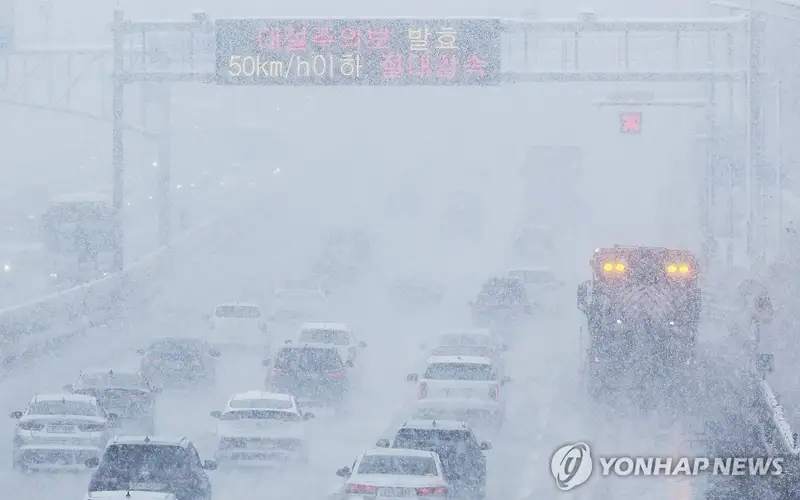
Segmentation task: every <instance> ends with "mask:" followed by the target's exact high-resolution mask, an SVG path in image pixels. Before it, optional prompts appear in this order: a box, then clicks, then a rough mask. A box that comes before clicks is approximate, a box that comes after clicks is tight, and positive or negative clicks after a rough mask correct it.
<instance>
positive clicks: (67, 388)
mask: <svg viewBox="0 0 800 500" xmlns="http://www.w3.org/2000/svg"><path fill="white" fill-rule="evenodd" d="M62 389H64V392H72V391H73V390H74V389H75V387H73V385H72V384H67V385H65V386H64V387H62Z"/></svg>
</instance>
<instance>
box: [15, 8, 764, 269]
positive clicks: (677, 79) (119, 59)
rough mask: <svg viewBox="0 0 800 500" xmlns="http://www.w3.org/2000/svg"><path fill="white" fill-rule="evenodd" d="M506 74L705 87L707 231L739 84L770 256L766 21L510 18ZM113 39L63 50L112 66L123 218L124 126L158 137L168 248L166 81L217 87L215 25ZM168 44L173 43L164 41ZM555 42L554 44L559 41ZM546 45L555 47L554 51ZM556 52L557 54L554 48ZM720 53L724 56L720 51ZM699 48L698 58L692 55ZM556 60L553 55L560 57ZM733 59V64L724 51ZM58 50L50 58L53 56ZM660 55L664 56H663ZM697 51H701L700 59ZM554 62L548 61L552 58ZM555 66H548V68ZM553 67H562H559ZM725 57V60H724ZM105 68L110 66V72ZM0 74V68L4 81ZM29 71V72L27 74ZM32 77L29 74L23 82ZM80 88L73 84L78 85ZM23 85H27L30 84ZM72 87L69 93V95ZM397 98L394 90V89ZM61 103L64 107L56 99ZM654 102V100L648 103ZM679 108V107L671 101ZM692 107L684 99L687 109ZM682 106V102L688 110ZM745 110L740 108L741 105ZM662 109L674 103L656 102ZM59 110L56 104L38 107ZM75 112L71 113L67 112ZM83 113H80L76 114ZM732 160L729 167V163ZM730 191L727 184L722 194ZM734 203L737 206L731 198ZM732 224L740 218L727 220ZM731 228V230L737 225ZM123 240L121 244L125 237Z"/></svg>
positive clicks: (23, 53)
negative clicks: (142, 109)
mask: <svg viewBox="0 0 800 500" xmlns="http://www.w3.org/2000/svg"><path fill="white" fill-rule="evenodd" d="M502 26H503V43H502V48H503V65H502V66H503V68H502V71H503V75H502V80H503V82H504V83H510V84H525V83H539V82H551V83H570V82H575V83H580V82H641V83H647V82H667V83H675V84H679V83H695V84H705V85H707V93H706V98H705V99H704V102H705V104H703V106H705V108H706V111H707V112H706V116H707V123H706V127H707V128H706V138H707V140H706V141H705V142H706V147H707V155H706V156H707V161H706V165H703V166H702V168H703V170H704V172H703V177H704V182H703V188H702V190H701V191H702V194H701V196H702V200H703V202H704V206H705V207H706V210H705V211H704V212H705V213H704V214H702V225H703V228H704V230H705V232H706V234H712V233H713V232H714V223H713V221H712V220H711V218H712V217H711V215H710V213H711V211H710V204H711V203H713V202H714V200H715V199H717V198H718V195H717V194H716V191H718V190H719V188H720V186H718V185H717V183H716V182H715V179H716V177H717V176H718V174H719V170H720V169H721V167H724V168H722V170H725V169H732V168H733V167H732V165H719V161H717V156H718V152H719V151H717V150H715V148H717V149H718V148H720V147H721V146H720V144H721V142H720V141H718V140H717V139H718V138H717V125H718V123H719V121H720V120H719V116H718V115H719V114H720V113H719V110H720V101H724V100H720V99H718V98H717V93H718V87H719V86H720V84H724V85H727V86H728V88H729V89H733V88H734V87H742V88H744V89H747V93H746V95H747V109H748V110H749V112H748V114H747V117H744V119H743V120H742V119H740V118H739V117H733V116H732V115H733V114H734V110H733V107H734V102H733V101H734V97H733V90H730V96H731V97H730V99H729V101H730V103H729V106H728V107H729V109H728V110H727V112H728V114H729V121H730V122H731V123H734V122H737V121H738V122H741V121H745V122H747V137H748V140H747V145H748V154H747V167H748V168H747V186H748V192H749V194H750V196H749V199H748V200H747V202H746V203H747V207H748V214H749V217H748V224H747V242H748V245H747V246H748V251H749V254H750V255H751V256H757V255H763V252H761V251H760V250H757V249H755V248H754V245H755V244H756V243H757V242H759V241H760V238H759V235H758V232H757V231H758V227H759V226H758V225H757V224H754V223H753V221H756V220H759V218H760V216H761V215H760V213H759V212H758V209H759V206H760V205H759V204H758V203H756V201H757V197H758V195H757V193H760V192H762V191H763V189H762V186H761V183H762V182H763V179H765V177H766V171H767V169H768V165H767V162H766V160H765V150H766V137H765V135H766V134H765V130H764V123H763V122H764V120H763V119H761V118H762V117H763V116H764V110H763V100H762V99H761V95H762V93H763V91H762V88H763V86H764V85H765V82H764V78H763V69H762V61H763V49H764V47H763V45H764V44H763V39H764V22H763V19H762V18H761V15H760V14H759V13H755V12H748V13H745V14H743V15H740V16H729V17H720V18H709V19H663V20H659V19H599V18H597V17H595V16H594V15H591V14H585V15H582V16H581V17H580V18H576V19H522V18H521V19H503V20H502ZM653 35H657V36H659V37H660V38H659V39H660V40H661V41H662V42H666V45H665V46H663V47H661V49H662V52H669V53H671V54H672V55H673V57H672V60H673V61H672V64H671V65H668V66H670V67H665V65H663V64H661V66H660V67H656V68H653V67H652V65H648V64H647V57H646V56H647V55H646V54H640V56H639V57H638V58H637V57H636V55H635V52H636V51H635V48H636V46H637V44H638V43H639V42H638V39H637V36H638V37H641V36H653ZM112 36H113V42H112V46H111V47H110V48H97V49H91V50H90V49H65V50H61V51H60V53H61V54H62V55H63V56H64V57H66V58H67V59H69V58H77V57H79V56H82V57H89V58H91V57H94V58H95V59H94V61H95V64H98V65H100V66H101V67H102V65H108V64H109V63H110V74H106V73H103V71H102V70H101V71H100V73H101V74H102V76H103V77H105V76H106V75H107V76H110V83H111V106H110V111H109V113H108V114H106V113H105V112H103V113H98V114H96V115H92V117H93V118H96V119H102V120H105V119H110V121H111V124H112V142H113V148H112V166H113V179H114V183H113V184H114V191H113V194H114V196H113V198H114V207H115V209H116V210H117V211H118V213H121V209H122V206H123V205H124V173H125V144H124V134H125V131H126V130H138V131H140V132H143V133H147V134H148V135H149V136H152V137H155V138H157V139H158V141H159V148H158V149H159V168H160V182H159V189H158V199H159V201H160V204H159V207H160V210H159V214H160V217H159V219H160V220H159V234H160V237H161V241H162V243H166V242H168V241H169V237H170V235H169V223H168V221H169V212H170V200H169V179H170V162H169V159H170V158H169V157H170V131H169V129H170V116H169V115H170V113H169V107H170V91H169V84H172V83H182V82H199V83H206V84H211V83H213V82H215V80H216V77H215V65H214V55H215V45H214V44H215V37H214V26H213V22H212V21H211V20H210V19H209V18H208V17H207V16H206V15H205V14H203V13H195V14H194V15H193V16H192V17H191V19H190V20H187V21H131V20H128V19H126V18H125V16H124V13H123V11H122V10H121V9H117V10H115V12H114V18H113V23H112ZM609 37H611V38H613V39H614V41H615V43H616V47H617V50H616V54H615V57H614V60H613V61H606V62H605V63H603V64H602V65H601V67H597V61H596V59H597V57H595V56H592V55H591V54H590V55H588V56H586V54H587V53H589V52H591V47H592V45H593V44H595V43H596V41H597V39H598V38H603V39H608V38H609ZM697 39H705V49H704V50H705V51H706V52H707V57H705V59H704V60H705V62H704V64H702V65H700V66H699V67H698V66H696V65H695V66H694V67H690V66H691V65H690V64H689V62H687V60H688V59H689V58H686V57H682V51H683V50H684V49H685V46H686V45H687V44H688V43H690V42H691V41H692V40H695V42H694V43H695V45H696V40H697ZM165 40H166V42H165ZM553 41H555V42H556V44H555V46H553V44H552V42H553ZM548 42H550V45H549V46H548ZM548 47H549V49H551V50H550V51H548ZM738 47H746V48H745V49H743V50H740V52H743V54H742V55H743V56H744V57H740V58H739V59H740V60H737V58H736V55H737V54H736V53H737V48H738ZM720 49H721V52H720ZM45 52H46V51H36V50H30V49H19V50H16V51H14V52H11V53H8V54H6V55H0V68H1V67H2V63H3V62H4V63H5V65H6V68H9V64H10V62H11V61H12V59H14V58H17V59H21V60H22V62H23V64H22V65H23V66H26V67H29V66H30V65H31V61H32V58H33V57H35V56H39V55H40V54H44V53H45ZM694 52H697V50H696V49H695V50H694ZM554 54H555V56H554ZM726 54H727V60H726V57H725V55H726ZM52 55H53V52H50V56H49V57H52ZM662 55H663V54H662ZM695 55H696V54H695ZM548 57H549V58H548ZM548 61H549V62H548ZM553 61H556V63H555V64H553ZM720 61H722V62H720ZM106 68H107V66H106V67H104V68H103V70H106ZM1 71H2V69H0V75H2V73H1ZM9 74H10V71H9V70H8V69H6V77H5V78H4V79H0V98H6V97H5V96H6V94H5V93H3V91H4V90H6V89H7V87H8V85H6V83H5V81H7V80H9V77H8V75H9ZM23 74H27V73H26V72H23ZM22 80H25V78H22ZM134 83H139V84H142V85H155V86H156V87H160V88H161V89H160V90H159V91H158V92H156V95H157V96H158V98H157V101H158V106H159V108H160V110H161V111H160V114H161V116H160V122H161V123H160V129H159V130H158V132H157V133H155V134H153V133H150V132H147V131H144V130H140V129H139V128H137V127H133V126H131V125H128V124H126V115H127V110H126V106H125V104H126V101H125V94H126V88H127V86H128V85H130V84H134ZM73 85H74V84H73ZM23 86H24V85H23ZM70 88H71V86H69V87H68V88H67V90H66V91H65V92H62V94H66V95H69V92H70V90H69V89H70ZM387 92H391V90H387ZM6 99H7V100H6V101H5V102H6V103H12V102H13V103H15V104H23V105H30V106H34V104H25V103H26V102H27V101H25V100H24V99H18V100H16V101H12V100H10V98H6ZM56 102H58V101H56ZM651 104H652V105H656V104H655V103H651ZM673 104H674V103H673ZM684 104H685V103H684ZM684 104H679V105H684ZM736 104H740V103H736ZM658 105H670V103H664V102H659V103H658ZM39 106H41V107H49V108H51V109H54V110H57V109H58V107H57V106H54V104H53V103H46V104H39ZM63 111H69V112H73V111H72V110H66V109H65V110H63ZM76 113H79V112H77V111H76ZM729 163H730V162H729ZM724 187H725V186H723V189H724ZM728 196H729V204H733V203H737V201H735V200H733V195H732V194H731V193H730V192H729V193H728ZM730 217H731V218H732V217H733V216H732V215H730ZM728 223H729V224H730V225H731V226H732V225H733V224H734V221H733V220H729V221H728ZM118 241H120V242H121V241H122V238H119V239H118ZM115 261H116V264H117V267H118V268H121V267H122V265H123V263H124V254H123V249H122V245H119V248H118V249H117V252H116V259H115Z"/></svg>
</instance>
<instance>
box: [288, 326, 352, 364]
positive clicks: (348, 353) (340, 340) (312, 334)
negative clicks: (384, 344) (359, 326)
mask: <svg viewBox="0 0 800 500" xmlns="http://www.w3.org/2000/svg"><path fill="white" fill-rule="evenodd" d="M297 343H298V344H324V345H328V346H332V347H335V348H336V350H337V351H338V352H339V355H340V356H341V357H342V363H344V364H345V366H349V363H348V361H349V362H350V363H352V364H353V365H354V366H355V363H356V359H357V358H358V351H359V350H361V349H364V348H366V347H367V344H366V342H361V341H358V340H356V338H355V336H354V335H353V331H352V330H351V329H350V327H348V326H347V325H345V324H344V323H303V325H302V326H300V334H299V335H298V338H297Z"/></svg>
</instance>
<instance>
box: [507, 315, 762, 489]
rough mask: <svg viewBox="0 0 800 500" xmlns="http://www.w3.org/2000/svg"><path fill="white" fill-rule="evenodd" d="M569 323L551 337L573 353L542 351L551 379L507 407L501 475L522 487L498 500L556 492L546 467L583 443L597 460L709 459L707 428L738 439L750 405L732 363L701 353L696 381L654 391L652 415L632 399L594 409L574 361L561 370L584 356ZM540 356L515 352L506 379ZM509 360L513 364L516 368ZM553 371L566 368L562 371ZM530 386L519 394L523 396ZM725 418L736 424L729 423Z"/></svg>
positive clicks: (654, 481)
mask: <svg viewBox="0 0 800 500" xmlns="http://www.w3.org/2000/svg"><path fill="white" fill-rule="evenodd" d="M570 316H571V315H570V314H564V315H563V317H562V318H561V320H560V321H558V320H556V321H555V322H554V323H552V324H551V325H549V326H550V328H551V330H550V331H557V332H567V334H566V335H564V337H565V338H570V339H571V340H572V342H573V345H572V346H569V347H567V345H568V343H569V342H568V341H567V342H564V343H562V344H561V345H562V349H563V350H562V352H561V355H556V353H555V352H551V351H550V350H549V349H547V351H548V352H551V356H550V362H549V366H551V367H553V371H552V372H550V371H545V372H544V378H538V377H531V378H530V379H529V384H530V385H533V386H534V387H536V388H537V389H536V390H535V391H534V392H531V393H530V394H528V393H527V391H525V392H523V393H521V394H519V397H517V398H513V399H510V400H509V401H510V402H513V405H514V406H513V407H514V410H511V411H509V422H508V424H509V425H507V426H506V427H507V428H508V431H507V430H506V429H503V432H502V433H501V435H500V436H499V437H498V439H497V442H498V443H499V445H498V446H497V447H496V449H497V450H500V449H501V447H502V449H505V450H507V451H505V452H504V453H503V456H504V463H503V468H504V470H506V471H507V472H508V473H509V474H510V477H512V478H521V479H519V480H517V481H512V482H510V483H508V484H504V483H502V482H501V483H500V484H499V486H498V488H499V490H497V491H498V493H497V494H499V495H501V496H500V497H501V498H502V497H505V498H515V499H520V500H528V499H533V498H541V497H542V496H551V495H553V494H554V492H557V491H558V490H557V489H556V486H555V484H554V478H553V476H552V474H551V470H550V459H551V457H552V454H553V452H554V451H555V450H556V449H557V448H559V447H560V446H563V445H564V444H567V443H574V442H578V441H585V442H588V443H589V444H590V445H591V446H592V449H593V453H594V455H595V456H597V455H598V454H602V455H614V454H618V455H623V456H632V455H633V456H636V455H639V456H699V455H702V454H704V453H707V450H705V449H704V447H705V446H708V444H707V442H706V440H705V436H704V435H703V431H704V423H705V422H706V421H709V420H716V421H720V422H721V423H723V424H726V425H728V426H729V432H731V433H736V432H737V428H736V427H735V426H738V425H743V421H742V419H738V420H737V419H736V418H735V417H736V415H737V414H738V415H740V414H741V410H742V409H743V408H747V406H748V405H747V401H746V398H745V395H744V394H743V393H742V391H741V390H740V388H739V387H737V384H736V383H735V380H734V375H733V374H734V366H735V363H733V362H730V361H726V360H725V359H724V358H725V357H724V356H720V355H719V349H718V348H717V347H716V346H714V348H709V349H707V350H706V349H704V352H703V354H702V355H701V363H700V367H701V368H700V372H701V373H700V374H699V377H694V376H691V375H689V374H687V375H689V376H688V377H687V379H685V380H683V381H681V382H678V381H673V382H672V384H670V385H669V386H667V385H664V386H658V385H657V386H654V390H655V391H656V394H658V395H659V396H660V397H659V398H658V399H657V400H656V401H655V405H654V407H653V408H652V409H650V410H646V409H642V405H641V401H640V400H636V398H635V396H632V397H631V396H628V397H625V396H624V395H616V396H615V397H614V399H613V400H612V401H610V402H609V404H607V405H606V404H603V405H598V404H595V403H592V402H591V401H590V399H589V398H588V396H587V395H586V393H585V389H584V388H583V386H582V383H581V377H580V373H579V364H578V363H577V362H575V361H572V362H566V363H562V362H563V361H564V360H567V359H570V358H572V359H573V360H575V359H576V357H575V354H576V353H580V350H579V349H580V348H581V346H580V343H579V342H578V340H577V339H578V337H577V335H575V336H570V334H569V332H570V331H575V330H576V325H579V324H580V323H579V322H578V320H579V318H578V317H577V315H576V316H575V317H573V318H572V319H569V317H570ZM537 342H538V341H537ZM537 348H538V349H541V346H540V345H537V343H532V344H528V346H527V348H522V349H519V350H515V352H513V354H512V355H511V356H512V357H510V359H509V371H510V372H512V373H513V372H514V371H520V370H521V372H522V374H521V375H519V376H521V377H524V376H525V375H524V374H525V373H531V374H534V373H535V371H534V370H532V369H531V368H530V367H531V366H533V364H532V363H530V362H527V363H526V362H525V357H526V356H528V355H529V353H531V352H534V351H532V349H537ZM514 356H517V357H518V358H517V360H516V361H515V360H514ZM719 358H723V359H719ZM519 361H522V362H523V363H522V364H520V362H519ZM558 364H564V366H563V367H562V368H561V369H559V368H558V367H557V365H558ZM732 365H733V366H732ZM692 380H699V381H700V382H692ZM682 384H684V385H683V386H682ZM530 385H524V386H523V387H525V389H528V388H529V387H530ZM520 386H522V384H514V389H516V390H518V389H519V388H520ZM676 389H678V390H676ZM511 390H512V389H509V392H510V391H511ZM542 391H545V394H542ZM729 415H732V416H733V417H732V418H728V419H726V418H725V417H726V416H729ZM512 419H513V420H512ZM745 423H746V422H745ZM730 426H734V428H730ZM739 433H740V434H741V431H739ZM751 444H752V443H751ZM751 453H752V451H751ZM705 488H706V484H705V483H704V482H703V480H702V479H694V478H692V479H690V480H688V481H685V480H678V479H677V478H643V480H641V481H640V480H639V479H633V480H631V478H624V479H606V478H604V479H602V480H599V479H597V478H595V479H593V480H591V481H590V482H589V484H587V485H585V486H582V487H580V488H578V489H576V490H573V491H572V492H570V493H569V494H562V493H561V492H559V493H558V494H559V495H563V496H566V497H568V498H569V497H570V496H572V497H573V498H609V499H610V498H626V497H628V496H630V497H633V496H639V497H640V496H642V495H646V496H648V497H652V498H671V499H672V498H691V495H698V494H699V493H700V492H702V491H704V489H705Z"/></svg>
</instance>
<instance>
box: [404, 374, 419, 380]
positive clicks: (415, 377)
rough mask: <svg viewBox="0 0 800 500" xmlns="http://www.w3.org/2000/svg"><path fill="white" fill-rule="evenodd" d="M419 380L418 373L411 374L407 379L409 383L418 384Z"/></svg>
mask: <svg viewBox="0 0 800 500" xmlns="http://www.w3.org/2000/svg"><path fill="white" fill-rule="evenodd" d="M418 380H419V375H417V374H416V373H409V374H408V376H407V377H406V381H408V382H416V381H418Z"/></svg>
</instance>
